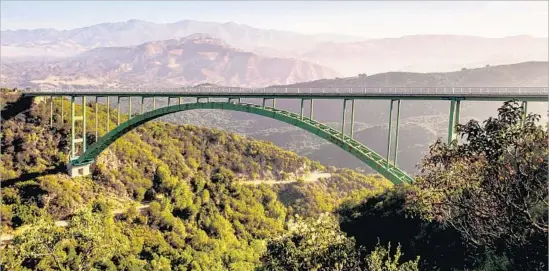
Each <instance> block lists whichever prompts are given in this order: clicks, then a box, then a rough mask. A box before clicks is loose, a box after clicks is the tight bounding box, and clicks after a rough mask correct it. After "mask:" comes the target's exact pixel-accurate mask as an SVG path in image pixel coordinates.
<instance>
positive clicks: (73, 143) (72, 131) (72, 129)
mask: <svg viewBox="0 0 549 271" xmlns="http://www.w3.org/2000/svg"><path fill="white" fill-rule="evenodd" d="M75 117H76V114H75V109H74V96H71V150H70V158H71V160H72V158H73V157H75V156H76V142H75V133H76V129H75V127H74V124H75V122H76V119H75ZM69 163H70V162H69Z"/></svg>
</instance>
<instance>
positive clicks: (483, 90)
mask: <svg viewBox="0 0 549 271" xmlns="http://www.w3.org/2000/svg"><path fill="white" fill-rule="evenodd" d="M40 92H47V93H66V94H68V95H70V94H71V93H84V92H93V93H98V92H100V93H117V94H123V93H143V94H145V93H146V94H154V93H159V94H160V93H162V94H166V93H174V94H177V93H186V94H190V93H193V94H194V93H196V94H239V93H241V94H258V95H261V94H280V95H283V94H303V95H307V94H317V95H318V94H341V95H345V94H351V95H360V94H366V95H368V94H370V95H394V94H398V95H486V96H490V95H517V94H519V95H549V88H548V87H326V88H277V87H269V88H236V87H215V88H214V87H182V88H103V89H101V88H95V89H30V90H26V91H24V93H33V94H35V93H40Z"/></svg>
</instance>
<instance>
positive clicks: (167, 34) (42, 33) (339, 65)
mask: <svg viewBox="0 0 549 271" xmlns="http://www.w3.org/2000/svg"><path fill="white" fill-rule="evenodd" d="M197 33H204V34H207V35H210V36H212V37H215V38H219V39H221V40H223V41H224V42H226V43H227V44H229V45H231V46H234V47H235V48H239V49H241V50H243V51H246V52H252V53H256V54H258V55H263V56H268V57H282V58H296V59H300V60H303V61H308V62H312V63H315V64H319V65H322V66H325V67H328V68H330V69H332V70H334V71H336V72H338V73H339V74H341V75H343V76H353V75H357V74H359V73H367V74H371V73H381V72H387V71H409V72H442V71H452V70H459V69H461V68H463V67H479V66H484V65H487V64H489V65H501V64H510V63H517V62H524V61H540V60H547V58H548V57H549V54H548V39H547V38H536V37H530V36H513V37H502V38H483V37H473V36H456V35H413V36H404V37H399V38H386V39H367V38H362V37H353V36H347V35H337V34H319V35H306V34H300V33H295V32H290V31H279V30H267V29H259V28H254V27H250V26H247V25H242V24H236V23H232V22H229V23H215V22H200V21H191V20H183V21H179V22H175V23H167V24H157V23H151V22H146V21H140V20H130V21H127V22H118V23H103V24H97V25H92V26H89V27H83V28H77V29H70V30H55V29H34V30H7V31H2V32H1V35H2V41H1V45H2V56H3V58H5V59H8V58H19V59H20V58H28V57H31V56H32V57H44V56H49V57H66V56H75V55H76V54H78V53H82V52H85V51H87V50H91V49H94V48H99V47H125V46H135V45H139V44H143V43H147V42H151V41H162V40H169V39H181V38H183V37H186V36H189V35H193V34H197Z"/></svg>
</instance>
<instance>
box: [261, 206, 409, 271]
mask: <svg viewBox="0 0 549 271" xmlns="http://www.w3.org/2000/svg"><path fill="white" fill-rule="evenodd" d="M400 255H401V253H400V246H399V247H398V248H397V251H396V254H395V255H394V257H391V255H390V247H389V249H385V248H383V247H381V246H377V247H376V248H375V250H374V251H373V252H372V253H371V254H367V253H366V251H365V250H364V249H363V248H360V247H357V246H356V245H355V242H354V239H352V238H348V237H346V236H345V235H344V234H343V233H342V232H341V231H340V230H339V227H338V226H337V223H336V222H335V219H334V218H333V217H332V216H328V215H322V216H320V218H319V219H317V220H312V219H301V218H300V217H296V219H295V220H292V221H290V222H289V223H288V232H287V233H286V234H285V235H284V236H282V237H281V238H277V239H274V240H272V241H270V242H269V244H268V245H267V252H266V253H265V255H264V256H263V257H262V262H263V264H264V265H263V266H262V269H261V270H318V271H320V270H330V271H331V270H356V271H360V270H368V271H405V270H406V271H412V270H418V269H417V265H418V261H419V258H417V259H416V260H415V261H409V262H405V263H401V262H400Z"/></svg>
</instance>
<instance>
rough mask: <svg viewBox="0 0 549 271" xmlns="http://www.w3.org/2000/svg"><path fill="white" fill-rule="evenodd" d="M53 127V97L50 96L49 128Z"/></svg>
mask: <svg viewBox="0 0 549 271" xmlns="http://www.w3.org/2000/svg"><path fill="white" fill-rule="evenodd" d="M51 127H53V96H50V128H51Z"/></svg>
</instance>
